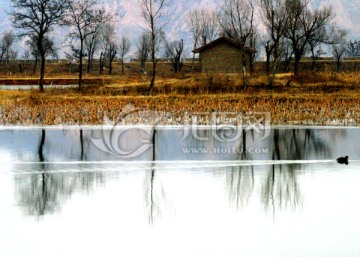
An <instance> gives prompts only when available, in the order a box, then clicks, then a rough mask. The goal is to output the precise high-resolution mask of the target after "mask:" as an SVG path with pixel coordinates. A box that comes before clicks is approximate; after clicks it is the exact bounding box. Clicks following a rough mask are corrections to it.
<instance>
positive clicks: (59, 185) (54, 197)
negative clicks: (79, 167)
mask: <svg viewBox="0 0 360 257" xmlns="http://www.w3.org/2000/svg"><path fill="white" fill-rule="evenodd" d="M80 135H81V138H80V143H81V145H82V146H81V148H82V149H83V143H84V139H83V136H82V133H81V134H80ZM45 150H46V131H45V129H42V130H41V138H40V143H39V146H38V158H39V161H40V163H39V164H36V165H37V167H36V166H34V167H33V169H32V172H31V173H29V174H21V175H16V176H15V180H16V181H15V185H16V191H17V193H16V197H17V203H18V205H19V206H20V207H21V208H22V209H23V210H24V212H25V213H26V214H27V215H31V216H36V217H41V216H44V215H47V214H52V213H55V212H57V211H59V210H60V209H61V205H62V204H63V203H64V201H65V200H66V199H68V198H70V197H71V195H72V194H73V193H74V192H75V191H78V190H81V191H83V192H87V193H89V192H90V191H91V189H92V188H93V187H95V186H96V185H97V184H102V183H104V180H105V177H104V174H103V173H102V172H100V173H94V172H84V171H81V172H75V173H68V172H66V173H55V172H54V173H52V172H51V166H50V165H51V164H47V163H46V154H45ZM82 158H83V155H82V154H81V159H82ZM35 171H36V172H35Z"/></svg>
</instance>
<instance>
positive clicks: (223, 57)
mask: <svg viewBox="0 0 360 257" xmlns="http://www.w3.org/2000/svg"><path fill="white" fill-rule="evenodd" d="M242 53H243V51H241V50H240V49H239V48H237V47H234V46H233V45H231V44H229V43H226V42H224V43H220V44H218V45H215V46H213V47H211V48H208V49H206V50H204V51H202V52H201V53H200V63H201V69H202V72H219V73H239V72H242V56H243V55H242ZM244 56H245V58H246V72H249V69H250V54H249V53H247V52H245V53H244Z"/></svg>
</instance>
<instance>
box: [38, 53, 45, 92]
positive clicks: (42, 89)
mask: <svg viewBox="0 0 360 257" xmlns="http://www.w3.org/2000/svg"><path fill="white" fill-rule="evenodd" d="M44 77H45V53H41V68H40V81H39V89H40V92H44Z"/></svg>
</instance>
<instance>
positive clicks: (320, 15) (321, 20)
mask: <svg viewBox="0 0 360 257" xmlns="http://www.w3.org/2000/svg"><path fill="white" fill-rule="evenodd" d="M308 5H309V0H292V1H286V10H287V13H288V15H289V20H288V30H287V32H286V37H287V38H288V39H289V40H290V41H291V44H292V49H293V51H294V56H295V61H294V74H295V75H296V74H298V68H299V63H300V60H301V58H302V57H303V55H304V53H305V51H306V47H307V45H308V44H309V41H310V40H315V41H320V42H321V41H322V39H321V37H322V33H323V32H324V28H325V27H326V26H327V25H329V24H330V22H331V21H332V19H333V14H332V9H331V8H330V7H324V8H321V9H318V10H315V11H312V10H310V8H309V6H308Z"/></svg>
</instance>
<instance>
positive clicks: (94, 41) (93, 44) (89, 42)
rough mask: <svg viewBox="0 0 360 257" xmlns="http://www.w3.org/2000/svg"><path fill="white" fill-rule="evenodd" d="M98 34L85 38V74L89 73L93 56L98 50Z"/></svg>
mask: <svg viewBox="0 0 360 257" xmlns="http://www.w3.org/2000/svg"><path fill="white" fill-rule="evenodd" d="M99 46H100V33H99V32H96V33H94V34H91V35H89V36H88V37H86V38H85V41H84V47H85V50H86V53H87V68H86V72H87V73H90V72H91V70H92V66H93V61H94V55H95V53H96V52H97V51H98V50H99Z"/></svg>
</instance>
